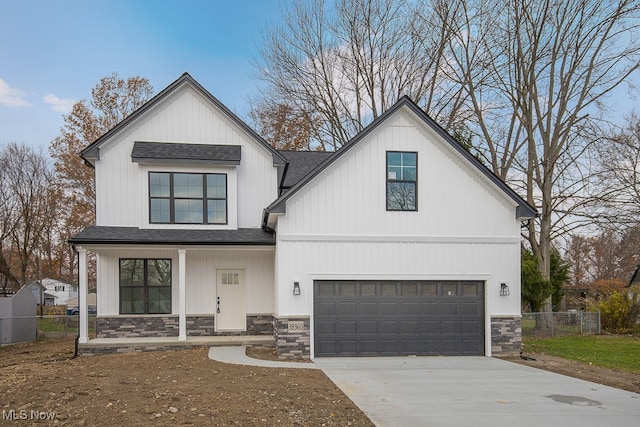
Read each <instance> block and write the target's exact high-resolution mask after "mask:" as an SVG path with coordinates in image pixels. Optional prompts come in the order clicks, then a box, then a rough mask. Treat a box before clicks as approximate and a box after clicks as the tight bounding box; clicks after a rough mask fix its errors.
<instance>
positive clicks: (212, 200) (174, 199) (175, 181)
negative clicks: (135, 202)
mask: <svg viewBox="0 0 640 427" xmlns="http://www.w3.org/2000/svg"><path fill="white" fill-rule="evenodd" d="M149 221H150V222H151V223H153V224H226V223H227V175H226V174H220V173H206V174H203V173H175V172H149Z"/></svg>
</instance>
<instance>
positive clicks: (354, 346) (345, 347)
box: [339, 339, 358, 356]
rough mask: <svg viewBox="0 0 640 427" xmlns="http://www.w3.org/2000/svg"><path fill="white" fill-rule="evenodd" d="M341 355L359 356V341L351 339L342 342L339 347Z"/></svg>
mask: <svg viewBox="0 0 640 427" xmlns="http://www.w3.org/2000/svg"><path fill="white" fill-rule="evenodd" d="M339 352H340V354H345V353H346V354H348V355H354V356H355V355H356V354H358V341H357V340H356V339H349V340H343V341H340V345H339Z"/></svg>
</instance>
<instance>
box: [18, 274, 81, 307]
mask: <svg viewBox="0 0 640 427" xmlns="http://www.w3.org/2000/svg"><path fill="white" fill-rule="evenodd" d="M27 286H28V287H29V289H31V292H32V293H33V296H34V298H35V299H36V302H37V303H38V304H41V303H43V304H44V305H66V304H67V301H68V300H69V299H71V298H76V297H77V296H78V286H76V285H72V284H70V283H66V282H62V281H60V280H55V279H42V280H40V281H39V282H38V281H35V282H32V283H30V284H29V285H27Z"/></svg>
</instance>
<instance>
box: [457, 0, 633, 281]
mask: <svg viewBox="0 0 640 427" xmlns="http://www.w3.org/2000/svg"><path fill="white" fill-rule="evenodd" d="M454 3H455V4H456V6H455V7H454V6H451V7H452V8H453V10H454V13H455V17H454V18H453V19H451V20H450V22H451V25H452V26H453V27H452V29H451V31H450V33H451V34H453V35H454V37H452V38H451V39H450V49H449V55H447V56H445V57H446V58H447V60H448V61H449V62H448V69H450V70H451V78H453V79H455V80H457V81H459V82H460V84H461V85H462V86H463V87H464V88H465V90H466V91H467V93H468V97H469V99H470V101H471V103H472V106H473V111H474V116H475V117H474V121H473V122H472V124H471V126H472V129H473V130H474V131H475V132H476V134H477V135H479V136H480V138H479V140H480V141H481V144H484V145H483V148H484V153H485V156H486V158H487V161H488V162H487V163H488V164H490V165H491V167H492V169H493V171H494V173H496V174H497V175H498V176H500V177H502V178H503V179H505V180H508V181H509V182H511V183H512V184H513V185H514V186H516V187H518V188H520V189H521V191H522V192H523V194H526V198H527V200H528V201H529V202H530V203H531V204H532V205H535V206H537V207H538V208H539V211H540V218H539V219H538V220H537V221H533V220H532V221H530V222H529V226H528V229H527V232H526V233H525V237H526V238H527V239H528V242H529V244H530V246H531V248H532V250H533V254H534V255H535V257H536V259H538V261H539V268H540V271H541V272H542V273H543V276H544V277H545V278H547V279H548V278H549V272H550V253H551V247H552V240H553V239H554V237H556V236H557V235H558V234H559V233H563V232H565V231H566V230H567V227H566V225H567V218H568V216H570V215H571V214H573V213H575V212H576V210H577V209H578V208H580V207H581V206H582V203H583V202H584V196H585V194H586V192H587V190H588V187H587V181H586V179H585V176H586V175H587V174H588V173H589V171H588V170H585V164H584V162H583V160H584V159H585V153H586V152H587V149H588V148H589V147H590V145H591V144H594V143H599V141H601V140H602V138H601V137H602V136H601V134H600V132H599V131H598V130H599V129H600V128H601V127H602V126H601V125H602V123H601V122H600V121H599V120H600V118H601V116H600V113H602V112H603V111H605V106H606V100H607V96H608V95H609V94H610V93H611V91H613V90H614V89H615V88H617V87H618V86H620V85H621V84H622V83H623V82H625V81H627V80H628V79H629V77H630V76H631V74H632V73H634V72H635V71H636V70H637V69H638V67H639V59H640V45H639V44H638V42H637V39H636V37H637V35H638V29H639V28H640V27H639V26H640V19H639V18H640V4H639V3H638V2H637V1H635V0H621V1H617V0H566V1H562V2H558V1H552V0H543V1H537V0H536V1H534V0H525V1H521V2H514V1H506V0H460V1H458V2H454Z"/></svg>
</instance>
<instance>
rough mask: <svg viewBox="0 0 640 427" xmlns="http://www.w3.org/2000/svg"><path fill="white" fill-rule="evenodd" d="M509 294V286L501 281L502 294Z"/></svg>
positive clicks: (502, 295)
mask: <svg viewBox="0 0 640 427" xmlns="http://www.w3.org/2000/svg"><path fill="white" fill-rule="evenodd" d="M508 295H509V286H508V285H507V284H506V283H500V296H501V297H506V296H508Z"/></svg>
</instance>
